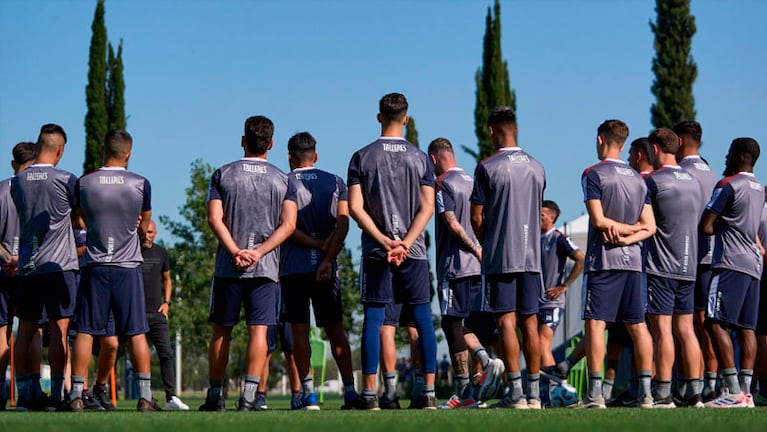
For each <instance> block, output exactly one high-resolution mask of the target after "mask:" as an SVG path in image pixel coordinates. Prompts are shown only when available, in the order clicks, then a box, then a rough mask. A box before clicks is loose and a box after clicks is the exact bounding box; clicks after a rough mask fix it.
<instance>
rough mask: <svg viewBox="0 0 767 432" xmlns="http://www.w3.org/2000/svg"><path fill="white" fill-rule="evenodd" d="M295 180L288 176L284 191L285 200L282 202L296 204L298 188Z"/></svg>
mask: <svg viewBox="0 0 767 432" xmlns="http://www.w3.org/2000/svg"><path fill="white" fill-rule="evenodd" d="M297 181H298V180H296V178H295V177H294V176H288V189H287V190H286V191H285V199H284V200H283V201H293V202H298V187H297V186H296V182H297Z"/></svg>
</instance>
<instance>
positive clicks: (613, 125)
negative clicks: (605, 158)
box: [597, 120, 629, 145]
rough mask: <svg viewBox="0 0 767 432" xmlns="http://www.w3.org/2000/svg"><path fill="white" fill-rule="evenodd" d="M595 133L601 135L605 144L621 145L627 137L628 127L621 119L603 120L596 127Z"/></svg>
mask: <svg viewBox="0 0 767 432" xmlns="http://www.w3.org/2000/svg"><path fill="white" fill-rule="evenodd" d="M597 135H599V136H601V137H602V139H603V140H604V141H605V143H606V144H617V145H623V144H624V143H625V142H626V138H628V137H629V127H628V126H627V125H626V123H624V122H622V121H621V120H605V121H604V122H602V124H601V125H599V127H598V128H597Z"/></svg>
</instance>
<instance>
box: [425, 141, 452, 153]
mask: <svg viewBox="0 0 767 432" xmlns="http://www.w3.org/2000/svg"><path fill="white" fill-rule="evenodd" d="M443 151H445V152H450V153H453V144H451V143H450V140H449V139H447V138H442V137H440V138H435V139H434V140H433V141H432V142H430V143H429V154H432V155H438V154H439V153H441V152H443Z"/></svg>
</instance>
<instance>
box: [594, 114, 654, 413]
mask: <svg viewBox="0 0 767 432" xmlns="http://www.w3.org/2000/svg"><path fill="white" fill-rule="evenodd" d="M628 135H629V129H628V126H626V124H625V123H624V122H622V121H620V120H606V121H605V122H603V123H602V124H601V125H599V128H598V129H597V139H596V144H597V146H596V147H597V157H598V158H599V160H600V161H601V162H599V163H597V164H595V165H592V166H591V167H589V168H587V169H586V170H585V171H584V172H583V175H582V176H581V183H582V186H583V194H584V201H585V203H586V210H587V211H588V213H589V220H590V223H589V232H588V248H587V250H586V272H587V277H586V287H585V296H584V299H585V300H584V304H583V308H584V311H583V317H584V320H585V330H586V331H585V333H586V335H585V340H586V361H587V364H588V370H589V386H588V393H587V394H586V395H584V397H583V400H582V401H581V406H582V407H585V408H605V400H604V397H603V395H602V367H603V362H604V357H605V339H604V332H605V326H606V323H607V322H615V323H623V324H624V325H625V326H626V330H627V331H628V333H629V335H630V336H631V340H632V341H633V342H634V351H635V356H636V362H637V369H638V370H639V381H640V385H641V388H640V389H639V393H638V396H639V397H638V400H639V405H640V406H641V407H643V408H652V406H653V401H652V396H651V391H650V379H651V375H652V361H653V358H652V354H653V347H652V337H651V336H650V333H649V331H648V330H647V325H646V324H645V309H646V306H645V294H644V292H645V291H644V289H643V286H642V278H641V274H642V273H641V272H642V271H643V266H642V252H641V246H640V243H639V242H641V241H642V240H645V239H647V238H649V237H650V236H652V235H653V234H654V233H655V219H654V217H653V213H652V206H651V205H650V203H649V201H648V200H647V186H646V185H645V182H644V181H643V180H642V178H641V177H640V176H639V173H637V172H636V171H635V170H634V169H632V168H631V167H629V166H627V165H626V163H625V162H623V161H621V160H620V153H621V151H622V150H623V145H624V143H625V142H626V138H628Z"/></svg>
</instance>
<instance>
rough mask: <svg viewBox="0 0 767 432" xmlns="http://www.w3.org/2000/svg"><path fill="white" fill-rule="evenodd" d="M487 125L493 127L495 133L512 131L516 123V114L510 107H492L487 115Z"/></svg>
mask: <svg viewBox="0 0 767 432" xmlns="http://www.w3.org/2000/svg"><path fill="white" fill-rule="evenodd" d="M487 125H488V126H490V127H491V128H493V130H494V131H496V133H500V134H503V133H508V132H513V131H514V127H515V126H516V125H517V114H516V113H515V112H514V110H513V109H511V107H507V106H502V107H496V108H493V110H492V111H490V114H489V115H488V116H487Z"/></svg>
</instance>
